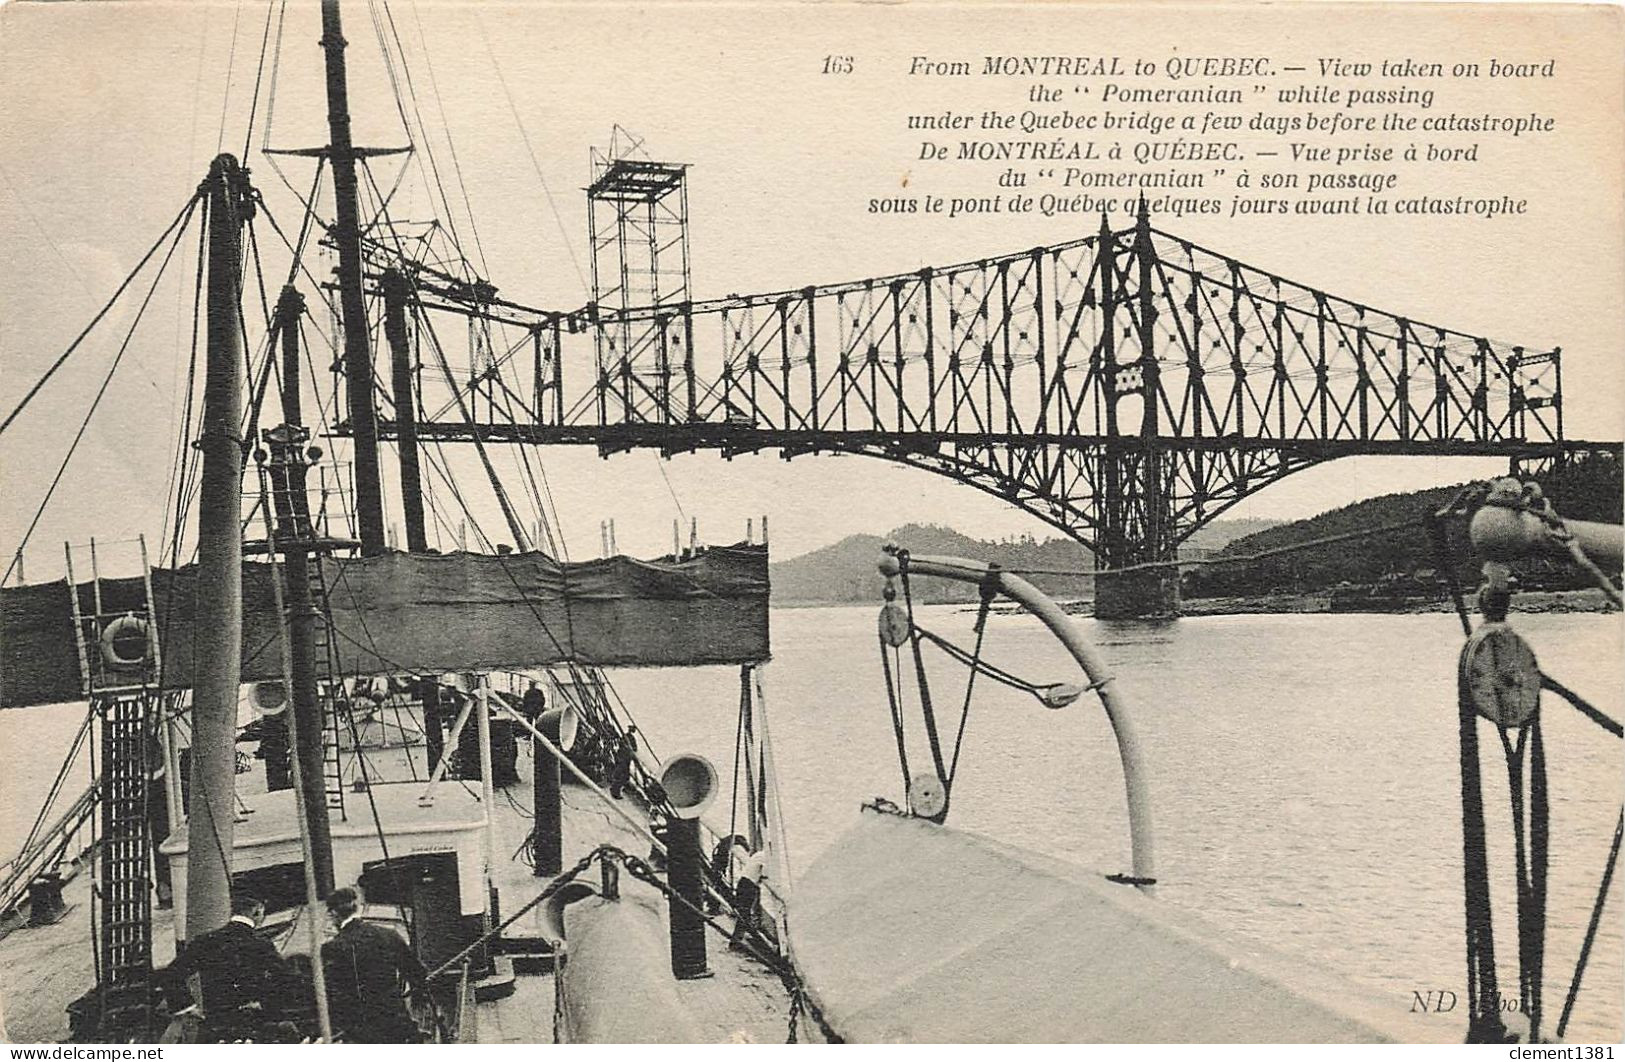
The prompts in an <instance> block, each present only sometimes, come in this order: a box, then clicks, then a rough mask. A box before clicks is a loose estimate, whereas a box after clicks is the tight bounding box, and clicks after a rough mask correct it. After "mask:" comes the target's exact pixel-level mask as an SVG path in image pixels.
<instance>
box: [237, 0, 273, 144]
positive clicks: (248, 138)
mask: <svg viewBox="0 0 1625 1062" xmlns="http://www.w3.org/2000/svg"><path fill="white" fill-rule="evenodd" d="M275 14H276V5H275V4H274V3H268V4H266V5H265V32H264V33H262V34H261V35H260V61H259V62H258V63H257V64H255V67H254V96H253V99H252V100H250V101H249V104H248V128H247V129H246V130H245V131H244V132H243V154H242V162H243V164H244V165H247V164H248V151H249V148H250V146H251V145H252V144H253V143H254V118H255V116H256V115H257V114H258V113H259V109H260V82H261V81H262V80H263V79H264V77H265V49H266V47H267V46H268V45H269V44H270V43H271V19H272V18H273V16H275ZM280 40H281V36H280V34H279V35H278V42H279V43H280Z"/></svg>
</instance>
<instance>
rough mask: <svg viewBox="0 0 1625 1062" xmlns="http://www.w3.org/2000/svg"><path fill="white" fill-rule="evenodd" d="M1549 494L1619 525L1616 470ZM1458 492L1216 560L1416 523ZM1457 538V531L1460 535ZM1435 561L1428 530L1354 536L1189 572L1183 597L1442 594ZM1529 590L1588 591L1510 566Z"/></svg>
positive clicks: (1313, 521) (1444, 491) (1252, 544)
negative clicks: (1362, 589)
mask: <svg viewBox="0 0 1625 1062" xmlns="http://www.w3.org/2000/svg"><path fill="white" fill-rule="evenodd" d="M1543 487H1544V488H1545V490H1546V492H1547V494H1548V496H1550V497H1553V498H1556V499H1558V504H1559V508H1560V511H1562V512H1563V513H1564V514H1565V515H1567V516H1571V517H1575V518H1577V519H1587V520H1604V521H1607V522H1610V523H1618V522H1619V521H1620V516H1621V484H1620V482H1619V480H1618V473H1617V470H1616V469H1615V468H1614V467H1613V466H1610V465H1608V464H1606V463H1598V464H1596V465H1594V466H1588V465H1585V464H1581V465H1579V466H1576V467H1574V468H1571V469H1570V470H1569V471H1568V473H1567V474H1566V476H1565V477H1564V479H1563V481H1562V482H1561V483H1554V482H1550V481H1548V482H1546V483H1543ZM1460 489H1461V487H1460V486H1454V487H1435V488H1432V489H1430V490H1419V491H1410V492H1407V493H1403V494H1385V495H1383V496H1382V497H1379V498H1370V499H1368V500H1366V501H1361V502H1355V503H1354V504H1352V505H1345V506H1343V507H1342V508H1340V509H1333V510H1331V511H1330V512H1325V513H1321V514H1320V515H1319V516H1315V517H1311V518H1310V519H1307V520H1297V521H1294V522H1292V523H1289V524H1281V525H1279V526H1277V527H1271V528H1267V529H1265V530H1262V531H1259V532H1258V533H1256V534H1252V535H1248V536H1246V537H1243V538H1238V539H1236V540H1235V541H1233V542H1231V543H1230V544H1229V545H1227V546H1225V547H1224V548H1223V549H1222V550H1220V551H1219V553H1218V556H1220V557H1225V556H1233V557H1244V556H1249V555H1252V554H1255V553H1262V552H1264V551H1266V550H1275V549H1280V548H1282V547H1286V546H1296V545H1299V544H1302V543H1306V542H1311V541H1314V540H1317V539H1322V538H1328V537H1331V536H1336V535H1344V534H1349V533H1352V532H1357V531H1363V530H1368V529H1375V528H1379V527H1385V526H1389V525H1393V524H1401V523H1406V522H1413V521H1417V520H1419V519H1420V518H1421V517H1422V516H1423V515H1424V514H1426V513H1428V512H1435V511H1437V510H1439V509H1440V508H1442V507H1443V506H1445V505H1447V504H1449V502H1450V500H1451V499H1452V498H1454V497H1455V496H1456V493H1457V492H1458V491H1459V490H1460ZM1458 534H1459V533H1458ZM1453 545H1454V547H1455V552H1454V555H1453V557H1452V560H1453V564H1454V567H1455V571H1456V577H1457V579H1458V580H1459V581H1460V583H1461V585H1462V586H1463V587H1464V588H1471V587H1475V586H1477V585H1478V580H1479V564H1478V561H1477V560H1475V559H1474V558H1473V557H1472V556H1471V555H1470V554H1469V552H1468V551H1467V550H1466V549H1465V548H1464V543H1462V542H1461V541H1460V540H1459V537H1458V539H1456V540H1454V542H1453ZM1438 568H1439V563H1438V560H1437V557H1436V554H1435V553H1434V549H1433V544H1432V542H1431V540H1430V538H1429V535H1428V533H1427V531H1426V530H1425V529H1424V528H1423V527H1421V526H1415V525H1414V524H1413V526H1411V527H1407V528H1404V529H1402V530H1397V531H1386V532H1382V533H1380V534H1375V535H1373V536H1371V537H1369V538H1358V539H1353V540H1344V541H1338V542H1334V543H1329V544H1327V545H1322V546H1312V547H1307V548H1304V549H1301V550H1294V551H1293V552H1290V553H1285V554H1280V555H1277V556H1274V557H1267V558H1264V559H1263V560H1259V561H1251V562H1247V563H1237V564H1235V565H1227V564H1225V565H1214V566H1209V567H1203V568H1197V569H1192V570H1190V571H1187V572H1186V573H1185V575H1184V580H1183V590H1184V594H1185V596H1186V597H1228V596H1239V595H1255V594H1272V593H1313V592H1316V591H1322V590H1330V589H1333V588H1335V587H1337V586H1338V585H1339V584H1342V583H1349V584H1352V585H1354V586H1374V585H1379V584H1384V583H1387V584H1393V583H1395V582H1396V581H1398V582H1401V583H1405V584H1408V585H1410V586H1414V587H1415V588H1416V589H1417V590H1418V592H1422V591H1425V592H1429V593H1439V592H1442V583H1441V582H1440V581H1439V578H1438V574H1439V573H1438V572H1437V571H1436V569H1438ZM1514 569H1515V570H1516V571H1517V572H1518V573H1519V576H1520V578H1521V579H1522V581H1523V584H1524V585H1525V586H1527V587H1531V588H1533V587H1537V586H1542V587H1545V588H1547V589H1565V588H1569V587H1578V586H1583V585H1587V580H1586V579H1585V578H1584V577H1583V576H1582V575H1581V574H1580V573H1578V572H1577V571H1575V570H1574V569H1573V568H1572V567H1571V566H1569V565H1566V564H1562V563H1554V562H1551V561H1546V560H1532V561H1524V562H1519V563H1518V564H1516V565H1514Z"/></svg>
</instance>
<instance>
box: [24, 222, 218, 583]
mask: <svg viewBox="0 0 1625 1062" xmlns="http://www.w3.org/2000/svg"><path fill="white" fill-rule="evenodd" d="M200 198H201V197H198V196H194V197H193V198H192V200H191V202H189V203H188V204H187V208H186V209H185V210H183V211H182V212H181V218H184V219H188V220H189V219H190V218H191V215H192V211H193V210H194V209H195V208H196V206H197V204H198V202H199V201H200ZM180 220H181V219H180V218H178V219H177V222H180ZM171 230H172V231H173V230H174V226H171ZM185 233H186V227H185V225H184V224H182V225H181V227H180V229H179V231H176V232H175V239H174V240H173V241H172V242H171V243H170V245H169V251H168V253H166V254H165V255H164V260H163V262H162V263H160V265H159V266H158V272H157V274H156V275H154V276H153V278H152V286H151V287H149V288H148V289H147V294H146V297H145V298H143V299H142V300H141V305H140V306H139V307H138V308H137V309H136V313H135V318H134V320H132V321H131V322H130V327H129V330H128V331H126V332H125V334H124V341H123V342H122V343H120V344H119V348H118V352H117V353H116V354H115V355H114V356H113V363H112V364H111V365H109V366H108V368H107V375H106V376H104V377H103V378H102V384H101V387H99V388H98V389H97V391H96V397H95V398H94V399H92V400H91V403H90V409H88V410H87V411H86V412H85V417H84V419H83V420H82V421H80V422H79V430H78V431H77V432H75V433H74V436H73V441H72V442H71V443H69V444H68V452H67V454H66V455H64V456H63V458H62V464H61V465H60V466H59V467H58V468H57V470H56V475H55V476H54V477H53V478H52V479H51V485H50V486H49V487H47V488H46V490H45V497H44V498H42V499H41V500H40V504H39V508H38V509H36V510H35V511H34V517H33V519H32V520H30V521H29V523H28V530H26V531H24V532H23V537H22V539H21V541H19V542H18V543H17V551H16V552H15V553H14V554H13V555H12V559H11V563H10V564H8V565H7V566H6V571H5V574H4V575H3V576H0V583H4V582H5V580H7V579H10V578H11V572H12V569H13V568H15V567H16V566H17V561H18V559H19V558H20V557H21V556H22V552H23V548H24V547H25V546H27V545H28V540H29V538H30V537H31V536H32V535H33V534H34V531H35V529H36V528H38V527H39V522H40V518H41V517H43V516H44V515H45V507H46V506H47V505H49V504H50V503H51V496H52V495H53V494H55V493H56V488H57V486H58V485H59V484H60V483H61V482H62V477H63V475H64V474H65V473H66V472H67V471H68V463H69V462H70V461H72V460H73V455H74V453H75V452H76V451H77V450H78V448H79V442H80V440H82V439H83V438H84V437H85V431H86V429H88V428H89V427H90V420H91V418H92V417H94V416H95V415H96V409H97V407H99V406H100V405H101V402H102V397H103V396H104V395H106V394H107V387H108V385H109V384H111V383H112V382H113V374H114V373H116V372H118V367H119V363H120V362H122V361H123V360H124V354H125V352H126V351H127V350H129V349H130V340H131V338H133V337H134V335H135V330H136V328H137V327H138V326H139V325H140V324H141V318H142V317H143V316H144V315H145V314H146V312H147V307H148V306H149V305H150V304H151V303H152V296H153V293H154V292H156V291H157V290H158V282H159V281H161V280H162V279H163V277H164V270H165V269H166V268H168V266H169V262H170V259H171V258H173V257H174V255H175V249H176V248H177V247H179V246H180V242H181V237H182V236H183V235H185ZM143 261H144V260H143ZM138 268H139V267H138ZM120 290H121V291H122V290H123V289H122V287H121V288H120ZM114 298H117V296H116V295H115V296H114ZM99 316H100V315H98V319H99ZM93 324H94V322H93ZM87 331H88V329H87ZM81 337H83V333H81ZM75 343H77V340H76V341H75ZM69 351H70V353H71V351H72V348H69ZM64 357H66V355H64ZM57 364H58V365H60V364H61V362H60V361H58V363H57ZM51 371H52V372H54V371H55V367H54V366H53V367H52V370H51ZM47 376H49V373H48V374H47ZM43 383H44V380H43V379H42V380H41V381H40V384H43ZM40 384H36V385H35V387H34V391H31V392H29V395H30V397H32V395H33V394H34V393H35V392H37V391H38V390H39V386H40ZM23 401H24V404H26V403H27V401H28V399H26V398H25V399H24V400H23ZM21 408H22V407H21V406H19V407H18V410H17V412H21ZM12 416H16V413H15V412H14V413H13V414H12ZM8 423H9V420H8Z"/></svg>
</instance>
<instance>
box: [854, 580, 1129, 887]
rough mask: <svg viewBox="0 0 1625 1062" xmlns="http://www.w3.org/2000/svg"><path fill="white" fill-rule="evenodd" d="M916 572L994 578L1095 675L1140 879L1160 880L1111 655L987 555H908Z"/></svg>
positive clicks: (1034, 589)
mask: <svg viewBox="0 0 1625 1062" xmlns="http://www.w3.org/2000/svg"><path fill="white" fill-rule="evenodd" d="M906 563H907V566H908V571H909V572H910V573H911V574H919V575H929V576H934V577H936V578H940V579H953V580H956V581H958V582H962V583H972V584H975V585H977V586H980V585H983V584H984V583H985V582H987V581H988V580H989V578H991V579H993V581H994V584H995V585H996V586H997V588H998V590H999V592H1000V593H1002V594H1004V595H1005V596H1006V597H1008V598H1010V599H1011V600H1012V601H1016V602H1018V603H1019V604H1021V605H1022V606H1023V607H1025V608H1026V609H1027V610H1028V611H1029V612H1031V613H1032V614H1033V615H1035V616H1037V617H1038V619H1039V620H1040V621H1041V622H1042V623H1043V624H1044V626H1046V627H1048V628H1049V630H1050V633H1052V634H1054V635H1055V637H1056V638H1057V639H1059V640H1060V642H1061V644H1062V645H1064V646H1066V649H1067V652H1069V653H1071V654H1072V658H1073V659H1074V660H1076V661H1077V662H1078V666H1080V667H1081V668H1083V673H1084V674H1085V675H1087V676H1088V677H1089V685H1090V688H1092V689H1093V690H1094V691H1095V692H1096V693H1097V694H1099V695H1100V701H1101V704H1102V705H1104V707H1105V709H1106V718H1107V720H1108V721H1109V722H1110V723H1111V726H1112V733H1113V734H1114V735H1115V736H1116V738H1117V752H1118V756H1119V757H1120V758H1121V760H1122V763H1123V786H1124V788H1125V789H1126V790H1127V796H1128V821H1129V839H1130V844H1131V850H1132V855H1133V864H1134V875H1133V878H1134V881H1133V883H1134V884H1135V885H1137V886H1139V887H1140V888H1141V889H1147V890H1148V889H1149V888H1150V887H1151V886H1152V885H1154V884H1155V883H1156V877H1157V872H1156V859H1155V844H1154V841H1153V836H1152V825H1151V792H1150V780H1149V778H1148V776H1147V773H1146V770H1145V761H1144V758H1143V756H1142V755H1141V749H1140V741H1139V737H1138V735H1137V733H1136V731H1135V729H1134V714H1133V711H1132V709H1131V708H1130V706H1129V704H1128V702H1127V698H1125V697H1124V696H1123V693H1122V691H1121V690H1120V689H1119V688H1118V686H1117V683H1116V682H1114V681H1113V678H1112V675H1111V672H1110V670H1109V669H1108V668H1107V666H1106V660H1105V658H1104V657H1102V656H1101V655H1100V651H1099V650H1098V649H1096V648H1095V646H1094V644H1093V643H1092V642H1090V641H1089V639H1088V638H1086V637H1085V636H1084V633H1083V631H1082V630H1081V629H1080V628H1079V627H1078V625H1077V624H1075V623H1074V622H1073V621H1072V617H1070V616H1068V615H1067V614H1066V613H1065V612H1064V611H1062V609H1061V606H1059V605H1057V604H1056V603H1055V602H1054V601H1052V600H1050V598H1049V596H1048V595H1046V594H1045V593H1044V592H1043V591H1041V590H1039V589H1038V588H1037V587H1036V586H1034V585H1033V584H1032V583H1029V582H1028V581H1027V580H1025V579H1023V578H1021V577H1020V576H1018V575H1012V574H1011V573H1009V572H1006V571H1001V570H999V569H998V568H994V567H992V566H990V565H988V564H985V563H983V562H982V561H974V560H967V559H965V558H963V557H922V556H918V555H914V554H909V555H908V556H907V561H906ZM903 564H904V561H903V560H902V559H901V558H900V557H898V556H895V555H893V554H891V553H887V554H886V555H885V556H884V557H883V558H882V559H881V562H880V571H881V574H882V575H886V576H893V575H897V574H899V573H900V572H901V571H902V569H903Z"/></svg>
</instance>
